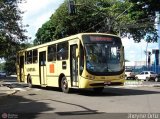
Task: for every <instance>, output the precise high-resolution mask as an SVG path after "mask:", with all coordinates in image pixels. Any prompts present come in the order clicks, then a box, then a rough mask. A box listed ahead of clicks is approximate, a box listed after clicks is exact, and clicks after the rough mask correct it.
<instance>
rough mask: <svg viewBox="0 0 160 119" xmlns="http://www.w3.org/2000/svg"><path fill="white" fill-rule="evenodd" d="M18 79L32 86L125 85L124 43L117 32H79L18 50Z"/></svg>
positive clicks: (66, 89)
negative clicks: (112, 33)
mask: <svg viewBox="0 0 160 119" xmlns="http://www.w3.org/2000/svg"><path fill="white" fill-rule="evenodd" d="M16 67H17V80H18V81H19V82H25V83H28V85H29V86H30V87H32V86H33V85H40V86H43V87H46V86H49V87H59V88H61V89H62V91H63V92H65V93H68V92H69V91H70V89H71V88H81V89H85V88H92V89H93V90H94V91H95V92H101V91H102V90H103V88H104V87H105V86H106V85H108V86H111V85H123V84H124V80H125V74H124V69H125V66H124V47H123V45H122V42H121V39H120V38H119V37H118V36H116V35H111V34H105V33H80V34H76V35H73V36H69V37H66V38H63V39H59V40H56V41H51V42H48V43H45V44H41V45H37V46H34V47H31V48H27V49H24V50H21V51H19V52H18V53H17V63H16Z"/></svg>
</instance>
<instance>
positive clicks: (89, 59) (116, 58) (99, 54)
mask: <svg viewBox="0 0 160 119" xmlns="http://www.w3.org/2000/svg"><path fill="white" fill-rule="evenodd" d="M85 50H86V67H87V70H88V71H90V72H93V73H94V72H100V73H105V72H118V71H121V70H122V67H121V65H120V63H121V62H120V57H121V53H120V45H119V44H107V43H106V44H104V43H103V44H101V43H93V44H91V43H90V44H85Z"/></svg>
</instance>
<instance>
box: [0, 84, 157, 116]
mask: <svg viewBox="0 0 160 119" xmlns="http://www.w3.org/2000/svg"><path fill="white" fill-rule="evenodd" d="M12 83H14V81H12ZM151 83H152V82H151ZM14 88H18V89H19V92H17V93H16V94H14V95H11V96H7V97H3V98H0V114H1V116H0V118H1V117H5V116H6V115H7V116H8V117H10V118H11V117H12V118H13V117H14V118H18V119H19V118H20V119H25V118H26V119H44V118H45V119H63V118H64V119H82V118H83V119H128V118H130V119H132V118H135V119H137V118H138V117H139V118H138V119H141V118H143V119H147V118H148V119H149V118H151V117H152V118H153V119H154V118H160V87H151V86H145V87H123V88H115V87H106V88H105V90H104V91H103V93H102V94H95V93H94V92H93V91H92V90H72V92H71V93H70V94H65V93H62V92H61V91H59V90H58V89H57V88H40V87H35V88H32V89H30V88H28V87H25V86H24V87H23V86H21V87H14ZM140 117H141V118H140Z"/></svg>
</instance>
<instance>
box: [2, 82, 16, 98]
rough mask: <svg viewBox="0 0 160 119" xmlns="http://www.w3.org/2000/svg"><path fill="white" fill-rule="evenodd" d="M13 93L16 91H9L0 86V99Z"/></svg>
mask: <svg viewBox="0 0 160 119" xmlns="http://www.w3.org/2000/svg"><path fill="white" fill-rule="evenodd" d="M14 93H16V90H14V89H10V88H8V87H6V86H3V85H1V84H0V98H1V97H3V96H9V95H13V94H14Z"/></svg>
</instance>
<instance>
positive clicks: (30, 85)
mask: <svg viewBox="0 0 160 119" xmlns="http://www.w3.org/2000/svg"><path fill="white" fill-rule="evenodd" d="M27 83H28V87H29V88H32V87H33V85H32V78H31V75H28V76H27Z"/></svg>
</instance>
